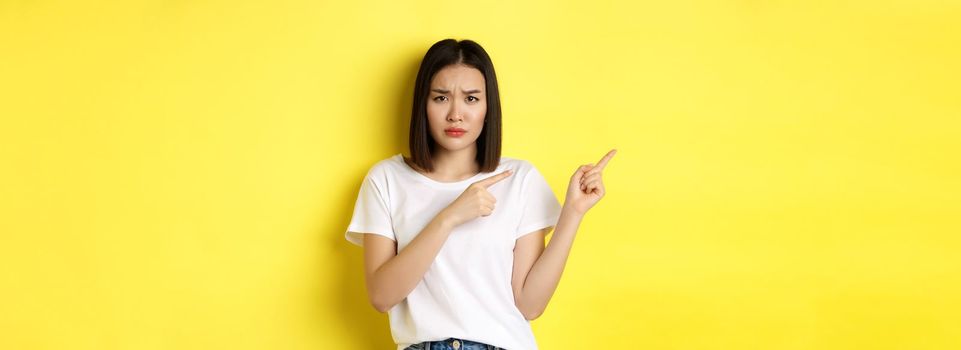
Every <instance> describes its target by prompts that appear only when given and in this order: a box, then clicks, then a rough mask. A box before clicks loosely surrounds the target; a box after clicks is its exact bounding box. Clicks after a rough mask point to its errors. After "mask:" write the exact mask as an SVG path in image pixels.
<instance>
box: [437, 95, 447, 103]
mask: <svg viewBox="0 0 961 350" xmlns="http://www.w3.org/2000/svg"><path fill="white" fill-rule="evenodd" d="M440 99H447V96H437V97H434V101H437V102H440V101H443V100H440Z"/></svg>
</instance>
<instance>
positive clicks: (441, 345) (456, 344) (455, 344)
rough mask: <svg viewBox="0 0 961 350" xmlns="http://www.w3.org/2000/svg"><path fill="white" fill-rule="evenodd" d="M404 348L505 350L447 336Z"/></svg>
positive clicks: (419, 349) (418, 349)
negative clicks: (443, 338)
mask: <svg viewBox="0 0 961 350" xmlns="http://www.w3.org/2000/svg"><path fill="white" fill-rule="evenodd" d="M404 350H505V349H504V348H499V347H496V346H493V345H487V344H484V343H478V342H476V341H470V340H464V339H458V338H447V339H445V340H435V341H425V342H421V343H417V344H414V345H411V346H408V347H407V348H405V349H404Z"/></svg>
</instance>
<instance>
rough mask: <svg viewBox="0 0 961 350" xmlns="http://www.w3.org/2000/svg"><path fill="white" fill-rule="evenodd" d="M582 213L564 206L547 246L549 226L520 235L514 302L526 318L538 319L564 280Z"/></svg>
mask: <svg viewBox="0 0 961 350" xmlns="http://www.w3.org/2000/svg"><path fill="white" fill-rule="evenodd" d="M583 217H584V216H583V214H578V213H577V212H575V211H574V210H571V209H570V208H568V207H567V206H565V207H564V208H563V209H562V210H561V216H560V218H559V219H558V220H557V227H556V229H555V230H554V235H553V236H552V237H551V240H550V243H548V244H547V248H544V236H545V235H546V234H547V232H550V229H551V228H549V227H548V228H545V229H543V230H540V231H539V232H534V233H531V234H528V235H525V236H523V237H521V238H520V239H518V240H517V243H516V244H515V245H514V274H513V276H512V277H511V285H512V287H513V289H514V302H515V304H516V305H517V308H518V309H519V310H520V311H521V313H522V314H523V315H524V318H526V319H528V320H533V319H536V318H537V317H539V316H540V315H541V314H543V313H544V310H545V309H546V308H547V303H548V302H549V301H550V300H551V297H552V296H553V295H554V291H555V290H556V289H557V285H558V283H559V282H560V280H561V274H562V273H563V272H564V266H565V265H566V264H567V257H568V256H569V255H570V252H571V247H572V246H573V245H574V237H575V236H576V235H577V228H578V227H579V226H580V223H581V220H582V219H583Z"/></svg>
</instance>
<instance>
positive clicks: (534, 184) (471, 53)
mask: <svg viewBox="0 0 961 350" xmlns="http://www.w3.org/2000/svg"><path fill="white" fill-rule="evenodd" d="M500 150H501V109H500V96H499V94H498V89H497V78H496V76H495V75H494V67H493V64H492V63H491V60H490V57H489V56H488V55H487V52H485V51H484V49H483V48H482V47H481V46H480V45H478V44H477V43H475V42H473V41H470V40H462V41H456V40H453V39H446V40H442V41H439V42H437V43H435V44H434V45H433V46H431V48H430V49H429V50H428V51H427V54H426V55H424V59H423V61H422V62H421V65H420V70H419V72H418V73H417V79H416V82H415V89H414V102H413V112H412V114H411V122H410V153H411V155H410V157H409V158H408V157H404V156H402V155H401V154H396V155H394V156H392V157H390V158H388V159H385V160H381V161H380V162H378V163H376V164H375V165H374V166H373V167H371V169H370V170H369V171H368V173H367V175H366V177H365V178H364V181H363V183H362V184H361V187H360V192H359V194H358V197H357V202H356V204H355V206H354V213H353V218H352V219H351V222H350V225H349V226H348V228H347V233H346V234H345V236H346V238H347V240H348V241H350V242H352V243H354V244H357V245H361V246H363V247H364V269H365V273H366V281H367V294H368V297H369V299H370V302H371V304H373V306H374V308H375V309H377V310H378V311H380V312H388V314H389V318H390V327H391V333H392V335H393V338H394V342H395V343H397V345H398V346H397V349H398V350H404V349H458V350H460V349H466V350H471V349H502V348H503V349H511V350H514V349H521V350H523V349H536V348H537V344H536V342H535V340H534V335H533V333H532V331H531V327H530V322H529V321H530V320H533V319H535V318H537V317H538V316H540V315H541V313H542V312H544V309H545V308H546V307H547V303H548V301H549V300H550V298H551V296H552V295H553V294H554V290H555V289H556V287H557V284H558V281H559V280H560V277H561V272H562V271H563V270H564V265H565V264H566V261H567V257H568V255H569V253H570V250H571V246H572V244H573V243H574V236H575V234H576V232H577V227H578V226H579V225H580V222H581V220H582V218H583V217H584V214H585V213H586V212H587V210H588V209H590V208H591V207H592V206H594V204H596V203H597V202H598V201H599V200H600V199H601V197H603V196H604V185H603V183H602V182H601V171H602V170H603V169H604V166H605V165H606V164H607V162H608V161H610V159H611V158H612V157H613V156H614V153H615V152H616V151H615V150H611V151H610V152H609V153H608V154H607V155H606V156H604V158H603V159H601V161H600V162H599V163H598V164H597V165H596V166H594V165H593V164H586V165H583V166H581V167H579V168H578V169H577V171H576V172H575V173H574V175H573V176H572V177H571V180H570V185H569V186H570V187H569V188H568V190H567V198H566V200H565V202H564V206H563V207H561V205H560V203H559V202H558V201H557V198H556V197H555V196H554V193H553V192H552V191H551V188H550V187H549V186H548V184H547V182H546V181H545V180H544V178H543V176H541V174H540V173H539V172H538V171H537V169H536V168H535V167H534V166H533V165H532V164H531V163H530V162H527V161H524V160H520V159H514V158H509V157H501V155H500V153H501V152H500ZM555 226H556V229H555V231H554V235H553V237H552V238H551V240H550V243H549V244H548V245H547V247H546V248H545V247H544V239H545V236H546V235H547V233H548V232H550V230H551V229H552V228H554V227H555Z"/></svg>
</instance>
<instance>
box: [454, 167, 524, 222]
mask: <svg viewBox="0 0 961 350" xmlns="http://www.w3.org/2000/svg"><path fill="white" fill-rule="evenodd" d="M512 173H513V172H512V171H511V170H506V171H504V172H502V173H500V174H497V175H494V176H491V177H488V178H486V179H483V180H480V181H477V182H475V183H472V184H470V186H468V187H467V189H466V190H464V192H463V193H461V194H460V196H459V197H457V199H455V200H454V202H453V203H451V204H450V205H448V206H447V208H444V210H443V211H441V215H444V216H445V217H446V219H448V220H449V221H448V222H449V223H450V224H451V226H452V227H456V226H458V225H460V224H463V223H465V222H468V221H471V220H474V219H476V218H478V217H480V216H488V215H491V213H493V212H494V203H497V199H496V198H494V195H492V194H490V192H487V188H488V187H490V186H491V185H493V184H495V183H497V182H498V181H500V180H503V179H505V178H507V177H508V176H510V175H511V174H512Z"/></svg>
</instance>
